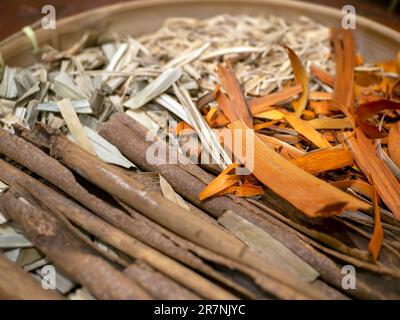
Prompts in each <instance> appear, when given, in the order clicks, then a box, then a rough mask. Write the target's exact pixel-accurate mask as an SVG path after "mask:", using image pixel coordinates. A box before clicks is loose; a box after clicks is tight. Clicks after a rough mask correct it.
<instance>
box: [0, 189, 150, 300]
mask: <svg viewBox="0 0 400 320" xmlns="http://www.w3.org/2000/svg"><path fill="white" fill-rule="evenodd" d="M32 202H33V201H32V200H31V199H30V198H29V197H28V196H27V195H26V194H25V193H22V192H21V191H16V190H15V189H14V188H13V189H9V190H8V191H7V192H6V194H4V195H3V196H2V197H1V198H0V206H1V208H2V211H3V212H4V213H5V214H6V215H7V216H8V217H9V218H10V219H12V220H14V221H15V222H16V223H17V224H18V225H19V226H20V227H21V228H22V230H23V231H24V233H25V235H26V236H27V237H28V239H29V240H30V241H31V242H32V243H33V244H34V245H35V246H37V247H38V248H39V249H40V250H41V251H42V252H43V253H45V254H46V255H47V256H48V257H49V258H50V259H51V260H52V261H54V263H55V264H56V265H57V266H58V267H59V268H60V269H61V270H62V271H63V272H65V273H66V274H67V275H69V276H70V277H71V278H72V279H73V280H75V281H76V282H78V283H81V284H82V285H84V286H85V287H86V288H88V289H89V291H90V292H91V293H93V294H94V295H95V296H96V297H97V298H99V299H106V300H108V299H124V300H125V299H129V300H130V299H150V298H151V296H150V294H148V293H147V292H146V291H145V290H144V289H143V288H141V287H140V286H139V285H138V284H136V283H135V282H134V281H132V280H130V279H128V278H127V277H126V276H125V275H124V274H122V273H121V272H119V271H117V270H116V269H115V268H113V267H112V266H111V265H110V264H109V263H107V262H106V261H105V260H103V259H102V258H101V257H99V256H98V255H97V254H96V253H95V252H94V251H92V250H91V249H90V248H89V247H87V246H86V245H85V244H84V243H83V242H82V241H81V240H80V239H77V238H76V237H75V236H74V235H73V234H71V232H70V231H69V230H68V229H67V228H66V227H65V226H64V225H63V224H62V223H61V222H60V221H59V220H58V219H56V218H55V217H54V216H53V215H52V214H51V213H49V212H48V211H47V210H44V209H43V208H39V207H37V206H36V205H33V204H32Z"/></svg>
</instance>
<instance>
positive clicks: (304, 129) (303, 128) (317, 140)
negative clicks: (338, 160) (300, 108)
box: [285, 115, 331, 149]
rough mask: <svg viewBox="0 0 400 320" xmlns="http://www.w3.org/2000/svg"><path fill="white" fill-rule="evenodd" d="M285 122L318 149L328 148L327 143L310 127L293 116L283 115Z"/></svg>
mask: <svg viewBox="0 0 400 320" xmlns="http://www.w3.org/2000/svg"><path fill="white" fill-rule="evenodd" d="M285 119H286V120H287V122H288V123H289V124H290V125H291V126H292V127H293V128H294V129H295V130H296V131H297V132H298V133H300V134H301V135H302V136H304V137H305V138H307V139H308V140H310V141H311V142H312V143H314V144H315V145H316V146H317V147H318V148H321V149H323V148H329V147H331V144H330V143H329V141H328V140H327V139H326V138H325V137H324V136H323V135H322V134H320V133H319V132H318V131H317V130H315V129H314V128H313V127H312V126H310V125H309V124H308V122H307V121H304V120H302V119H300V118H298V117H296V116H294V115H285Z"/></svg>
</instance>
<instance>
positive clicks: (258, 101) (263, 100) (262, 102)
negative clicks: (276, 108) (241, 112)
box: [249, 84, 303, 114]
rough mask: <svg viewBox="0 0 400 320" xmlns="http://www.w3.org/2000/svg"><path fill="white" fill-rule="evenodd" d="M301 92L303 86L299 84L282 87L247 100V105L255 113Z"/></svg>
mask: <svg viewBox="0 0 400 320" xmlns="http://www.w3.org/2000/svg"><path fill="white" fill-rule="evenodd" d="M302 92H303V87H302V85H301V84H298V85H295V86H293V87H289V88H286V89H283V90H282V91H278V92H275V93H271V94H269V95H266V96H264V97H260V98H254V99H251V100H249V106H250V109H251V112H252V113H253V114H257V113H260V112H263V111H266V110H268V109H269V108H270V107H271V106H272V105H274V104H277V103H281V102H285V101H287V100H289V99H292V98H294V97H295V96H297V95H298V94H300V93H302Z"/></svg>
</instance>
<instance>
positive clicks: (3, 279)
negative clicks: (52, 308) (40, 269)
mask: <svg viewBox="0 0 400 320" xmlns="http://www.w3.org/2000/svg"><path fill="white" fill-rule="evenodd" d="M0 270H1V273H0V299H1V300H8V299H10V300H59V299H62V297H61V296H60V295H59V294H58V293H57V292H56V291H53V290H44V289H43V288H42V287H41V286H40V284H39V283H38V282H37V281H36V280H35V279H34V278H33V277H32V276H31V275H29V274H28V273H27V272H25V271H24V270H22V269H21V268H19V267H18V266H17V265H16V264H14V263H12V262H11V261H9V260H8V259H7V258H6V257H5V256H4V255H2V254H1V253H0Z"/></svg>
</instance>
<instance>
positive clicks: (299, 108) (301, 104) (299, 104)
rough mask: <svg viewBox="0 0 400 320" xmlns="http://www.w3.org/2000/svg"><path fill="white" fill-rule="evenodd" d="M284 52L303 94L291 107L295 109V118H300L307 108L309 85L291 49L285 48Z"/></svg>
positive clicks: (303, 70) (302, 67)
mask: <svg viewBox="0 0 400 320" xmlns="http://www.w3.org/2000/svg"><path fill="white" fill-rule="evenodd" d="M285 49H286V52H287V54H288V56H289V59H290V63H291V64H292V69H293V72H294V77H295V80H296V84H301V86H302V88H303V92H302V93H301V95H300V96H299V97H298V98H297V99H296V100H294V101H293V106H294V109H295V114H296V116H297V117H301V114H302V113H303V111H304V109H305V108H306V106H307V102H308V94H309V85H308V76H307V71H306V69H305V68H304V66H303V64H302V63H301V61H300V59H299V57H298V56H297V54H296V52H294V50H293V49H291V48H289V47H286V46H285Z"/></svg>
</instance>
